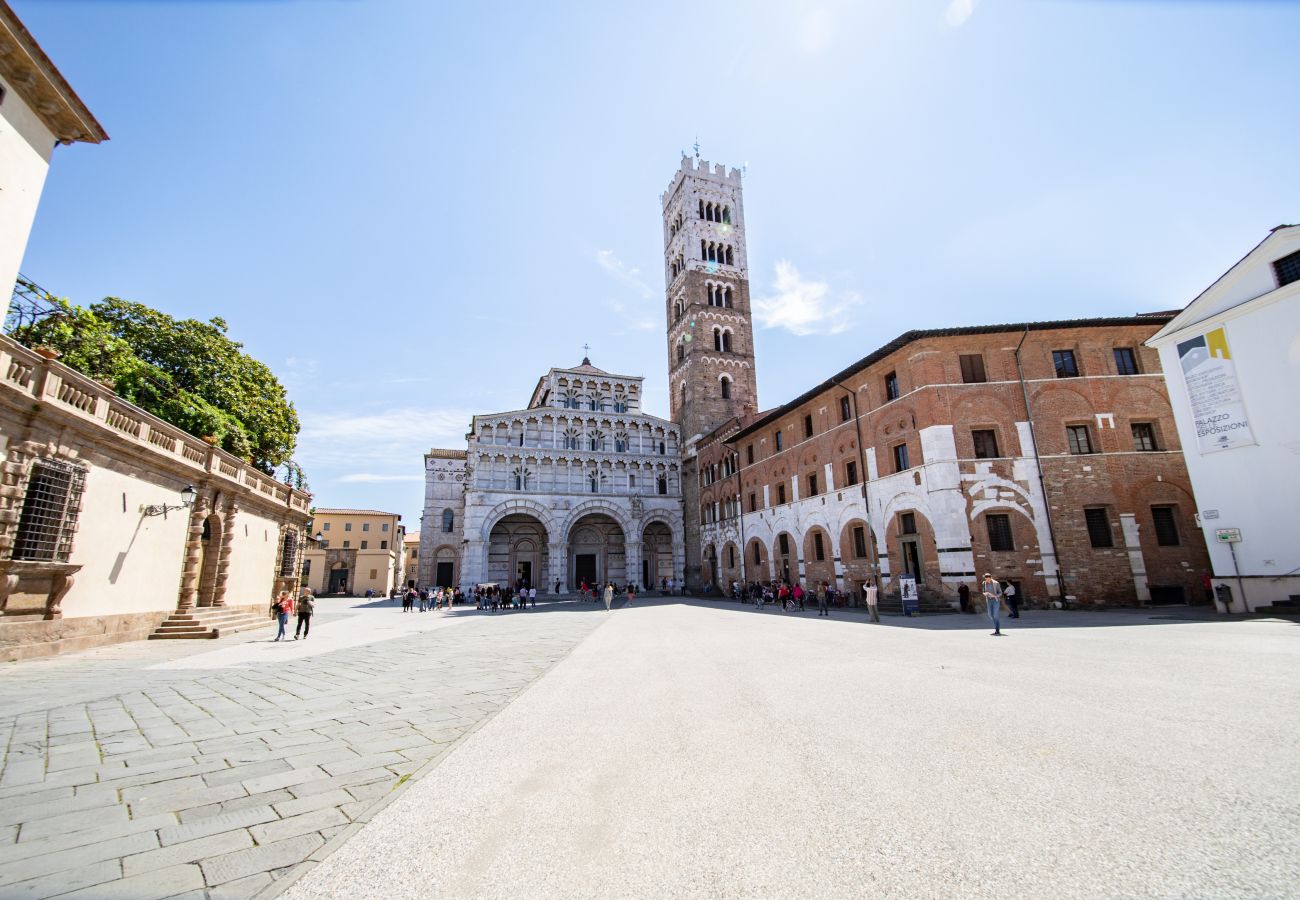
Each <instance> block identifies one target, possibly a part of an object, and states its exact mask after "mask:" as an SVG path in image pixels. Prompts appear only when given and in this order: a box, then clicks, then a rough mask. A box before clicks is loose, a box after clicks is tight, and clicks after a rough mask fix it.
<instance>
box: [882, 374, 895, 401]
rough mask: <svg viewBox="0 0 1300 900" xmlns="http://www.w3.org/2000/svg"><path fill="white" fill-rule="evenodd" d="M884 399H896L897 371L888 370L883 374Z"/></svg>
mask: <svg viewBox="0 0 1300 900" xmlns="http://www.w3.org/2000/svg"><path fill="white" fill-rule="evenodd" d="M885 399H886V400H897V399H898V373H897V372H890V373H889V374H888V375H886V376H885Z"/></svg>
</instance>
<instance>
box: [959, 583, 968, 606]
mask: <svg viewBox="0 0 1300 900" xmlns="http://www.w3.org/2000/svg"><path fill="white" fill-rule="evenodd" d="M957 603H958V604H959V605H960V606H961V611H962V612H964V613H968V612H970V588H969V587H967V586H966V583H965V582H962V583H961V584H960V585H958V587H957Z"/></svg>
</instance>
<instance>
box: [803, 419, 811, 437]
mask: <svg viewBox="0 0 1300 900" xmlns="http://www.w3.org/2000/svg"><path fill="white" fill-rule="evenodd" d="M803 436H804V437H806V438H810V437H812V436H813V424H812V416H810V415H808V416H804V417H803Z"/></svg>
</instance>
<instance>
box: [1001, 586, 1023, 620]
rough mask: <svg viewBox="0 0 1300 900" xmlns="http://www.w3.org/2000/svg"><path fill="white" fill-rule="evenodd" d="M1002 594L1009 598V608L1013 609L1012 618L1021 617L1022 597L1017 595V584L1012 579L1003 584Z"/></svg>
mask: <svg viewBox="0 0 1300 900" xmlns="http://www.w3.org/2000/svg"><path fill="white" fill-rule="evenodd" d="M1002 596H1004V597H1006V598H1007V609H1009V610H1011V618H1013V619H1019V618H1020V598H1019V597H1018V596H1017V595H1016V586H1015V585H1014V584H1012V583H1011V582H1010V581H1008V582H1006V583H1005V584H1004V585H1003V586H1002Z"/></svg>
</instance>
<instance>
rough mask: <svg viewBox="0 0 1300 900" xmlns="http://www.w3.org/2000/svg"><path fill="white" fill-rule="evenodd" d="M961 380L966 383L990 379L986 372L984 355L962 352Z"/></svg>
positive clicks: (977, 382) (976, 382)
mask: <svg viewBox="0 0 1300 900" xmlns="http://www.w3.org/2000/svg"><path fill="white" fill-rule="evenodd" d="M960 359H961V380H962V382H964V383H965V384H979V383H980V382H984V381H988V378H987V377H986V376H985V374H984V357H983V356H981V355H980V354H978V353H963V354H961V357H960Z"/></svg>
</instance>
